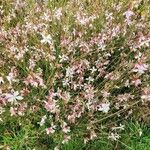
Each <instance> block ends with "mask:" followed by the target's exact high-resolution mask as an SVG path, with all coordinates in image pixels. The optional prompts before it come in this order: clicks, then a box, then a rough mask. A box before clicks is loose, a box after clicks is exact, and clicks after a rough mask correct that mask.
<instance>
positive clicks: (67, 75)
mask: <svg viewBox="0 0 150 150" xmlns="http://www.w3.org/2000/svg"><path fill="white" fill-rule="evenodd" d="M73 74H74V70H73V69H72V68H70V67H68V68H67V69H66V77H70V78H73Z"/></svg>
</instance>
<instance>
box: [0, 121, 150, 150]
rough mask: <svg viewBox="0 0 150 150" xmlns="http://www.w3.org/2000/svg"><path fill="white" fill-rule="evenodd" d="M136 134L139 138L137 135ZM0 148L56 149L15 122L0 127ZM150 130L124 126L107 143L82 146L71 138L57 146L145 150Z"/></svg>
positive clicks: (30, 127)
mask: <svg viewBox="0 0 150 150" xmlns="http://www.w3.org/2000/svg"><path fill="white" fill-rule="evenodd" d="M140 132H142V134H141V135H140ZM0 133H1V135H0V147H1V148H2V147H3V148H2V149H5V148H6V146H10V147H11V150H32V149H34V148H35V150H52V149H54V147H55V146H56V145H57V144H56V143H55V141H53V139H52V138H51V137H49V136H46V137H45V136H44V134H43V133H42V134H40V133H38V132H37V128H36V127H35V126H33V125H31V124H29V123H28V125H25V124H24V125H19V124H18V123H17V122H12V123H11V124H9V123H8V124H1V125H0ZM149 147H150V127H149V126H146V125H144V124H143V123H141V124H140V123H137V122H132V121H126V122H125V130H124V131H122V132H121V138H120V139H119V140H117V141H111V140H109V139H107V137H106V135H105V134H102V135H101V136H99V137H98V138H97V139H96V140H94V141H91V142H88V143H87V144H84V143H83V141H82V140H81V139H80V138H72V140H71V141H69V143H67V144H64V145H62V146H61V149H62V150H149Z"/></svg>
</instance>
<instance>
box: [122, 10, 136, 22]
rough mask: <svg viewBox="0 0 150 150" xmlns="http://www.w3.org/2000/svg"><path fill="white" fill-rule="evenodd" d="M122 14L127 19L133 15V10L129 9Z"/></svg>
mask: <svg viewBox="0 0 150 150" xmlns="http://www.w3.org/2000/svg"><path fill="white" fill-rule="evenodd" d="M123 15H125V16H126V18H127V19H128V20H129V19H130V17H131V16H133V15H134V12H133V11H131V10H128V11H126V12H125V13H124V14H123Z"/></svg>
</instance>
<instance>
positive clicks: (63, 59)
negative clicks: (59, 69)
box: [59, 54, 69, 62]
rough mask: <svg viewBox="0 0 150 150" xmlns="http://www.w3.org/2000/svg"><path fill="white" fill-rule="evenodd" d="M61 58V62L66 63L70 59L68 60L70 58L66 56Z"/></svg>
mask: <svg viewBox="0 0 150 150" xmlns="http://www.w3.org/2000/svg"><path fill="white" fill-rule="evenodd" d="M59 58H60V62H64V61H67V60H68V59H69V58H68V56H66V55H64V54H63V55H62V56H61V55H59Z"/></svg>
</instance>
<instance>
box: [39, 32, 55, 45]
mask: <svg viewBox="0 0 150 150" xmlns="http://www.w3.org/2000/svg"><path fill="white" fill-rule="evenodd" d="M41 35H42V38H43V39H42V40H41V43H44V44H46V43H48V44H52V37H51V35H47V36H45V35H43V34H41Z"/></svg>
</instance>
